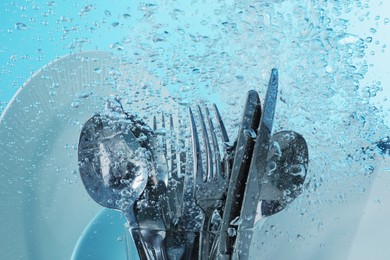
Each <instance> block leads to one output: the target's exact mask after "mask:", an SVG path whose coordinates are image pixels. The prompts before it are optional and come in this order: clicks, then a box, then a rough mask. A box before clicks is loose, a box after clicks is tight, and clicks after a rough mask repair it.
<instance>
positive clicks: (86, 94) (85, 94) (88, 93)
mask: <svg viewBox="0 0 390 260" xmlns="http://www.w3.org/2000/svg"><path fill="white" fill-rule="evenodd" d="M91 95H92V92H91V91H79V92H78V93H77V94H76V97H77V98H87V97H89V96H91Z"/></svg>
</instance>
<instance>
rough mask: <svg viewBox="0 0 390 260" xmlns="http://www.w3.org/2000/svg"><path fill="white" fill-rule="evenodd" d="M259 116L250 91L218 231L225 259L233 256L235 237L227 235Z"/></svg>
mask: <svg viewBox="0 0 390 260" xmlns="http://www.w3.org/2000/svg"><path fill="white" fill-rule="evenodd" d="M260 116H261V106H260V99H259V95H258V93H257V91H255V90H250V91H249V92H248V94H247V98H246V103H245V108H244V112H243V115H242V120H241V126H240V129H239V132H238V137H237V143H236V151H235V155H234V160H233V167H232V171H231V174H230V180H229V187H228V191H227V198H226V203H225V208H224V210H223V218H222V225H221V231H220V241H221V242H220V247H219V251H220V254H221V255H225V256H227V258H229V256H230V255H232V253H233V248H234V242H235V236H231V234H232V233H235V232H236V230H237V225H234V223H232V222H233V221H234V219H236V218H238V217H239V216H240V210H241V205H242V201H243V196H242V194H243V193H244V191H245V184H246V182H247V177H248V171H249V166H250V163H251V159H252V152H253V148H254V145H255V138H256V129H257V128H258V125H259V122H260Z"/></svg>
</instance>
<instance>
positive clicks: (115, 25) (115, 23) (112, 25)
mask: <svg viewBox="0 0 390 260" xmlns="http://www.w3.org/2000/svg"><path fill="white" fill-rule="evenodd" d="M118 25H119V22H113V23H111V27H117V26H118Z"/></svg>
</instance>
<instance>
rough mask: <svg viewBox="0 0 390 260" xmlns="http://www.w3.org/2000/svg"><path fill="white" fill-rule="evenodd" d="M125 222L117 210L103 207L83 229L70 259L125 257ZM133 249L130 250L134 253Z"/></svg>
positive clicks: (121, 258) (135, 257)
mask: <svg viewBox="0 0 390 260" xmlns="http://www.w3.org/2000/svg"><path fill="white" fill-rule="evenodd" d="M125 223H126V218H125V217H124V216H123V214H122V213H120V212H119V211H115V210H110V209H103V210H102V211H100V213H99V214H98V215H96V217H95V218H93V219H92V220H91V222H90V223H89V225H88V226H87V228H86V229H85V230H84V232H83V234H82V236H81V237H80V240H79V241H78V242H77V245H76V247H75V249H74V251H73V255H72V258H71V259H72V260H97V259H110V260H124V259H126V244H125V243H126V236H125V229H124V225H125ZM130 246H132V245H130ZM135 250H136V249H135V248H134V249H133V250H131V252H133V253H135V252H136V251H135ZM137 258H138V257H137V256H136V254H135V255H131V259H137Z"/></svg>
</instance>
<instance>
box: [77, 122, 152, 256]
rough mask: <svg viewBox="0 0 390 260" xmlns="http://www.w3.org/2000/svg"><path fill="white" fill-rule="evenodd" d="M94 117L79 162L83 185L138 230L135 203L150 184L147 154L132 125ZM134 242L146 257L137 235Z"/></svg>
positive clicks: (84, 131) (88, 124) (85, 131)
mask: <svg viewBox="0 0 390 260" xmlns="http://www.w3.org/2000/svg"><path fill="white" fill-rule="evenodd" d="M117 119H118V118H110V117H109V116H100V115H95V116H93V117H91V118H90V119H89V120H88V121H87V122H86V123H85V124H84V126H83V128H82V130H81V135H80V139H79V146H78V160H79V171H80V175H81V179H82V181H83V184H84V186H85V188H86V190H87V192H88V194H89V195H90V196H91V198H92V199H93V200H94V201H96V202H97V203H99V204H100V205H102V206H104V207H107V208H112V209H117V210H120V211H122V212H123V213H124V214H125V216H126V218H127V221H128V223H129V225H130V226H131V227H137V226H138V222H137V220H136V218H135V216H134V203H135V202H136V200H137V199H138V198H139V197H140V195H141V194H142V192H143V191H144V189H145V187H146V183H147V180H148V171H149V168H150V165H149V163H148V157H149V155H148V153H147V152H146V151H145V150H144V149H142V148H141V146H140V145H139V143H138V141H137V139H136V137H135V136H134V134H133V133H132V131H131V128H132V127H133V124H132V122H131V121H125V122H124V120H121V121H118V120H117ZM133 240H134V242H135V244H136V246H137V249H138V252H139V255H140V257H141V258H142V257H144V258H145V257H146V255H145V247H144V244H143V242H142V239H141V238H140V234H139V233H138V232H133Z"/></svg>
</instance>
